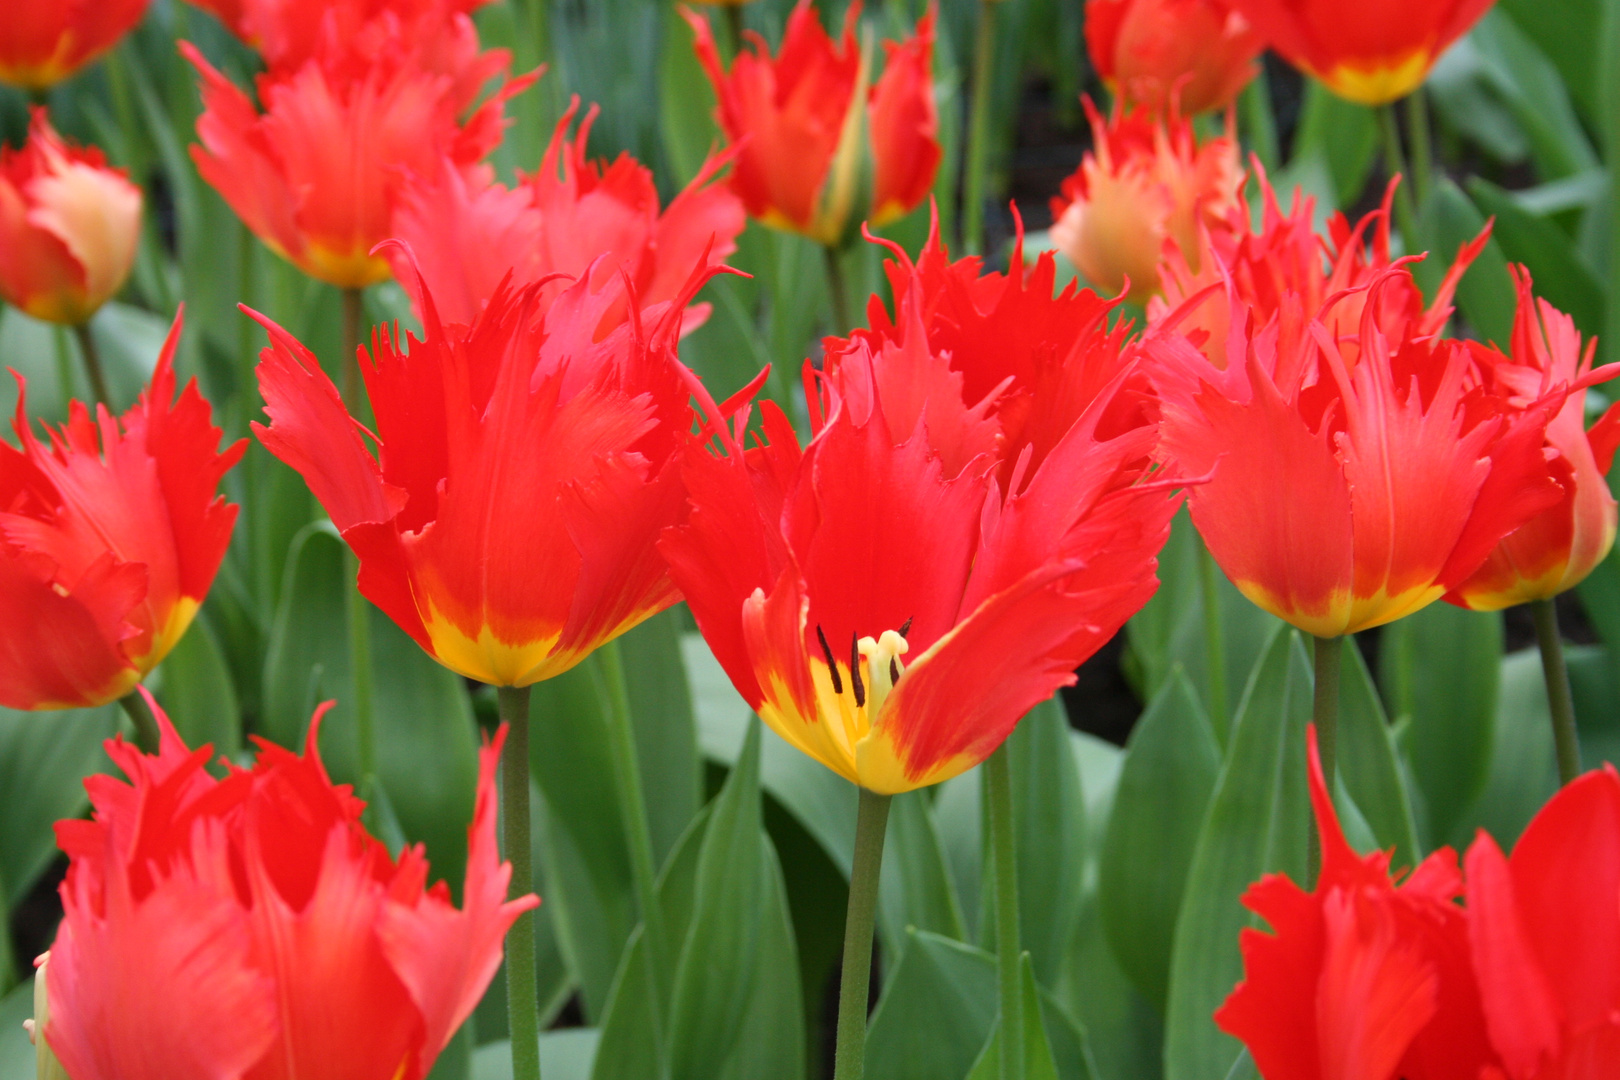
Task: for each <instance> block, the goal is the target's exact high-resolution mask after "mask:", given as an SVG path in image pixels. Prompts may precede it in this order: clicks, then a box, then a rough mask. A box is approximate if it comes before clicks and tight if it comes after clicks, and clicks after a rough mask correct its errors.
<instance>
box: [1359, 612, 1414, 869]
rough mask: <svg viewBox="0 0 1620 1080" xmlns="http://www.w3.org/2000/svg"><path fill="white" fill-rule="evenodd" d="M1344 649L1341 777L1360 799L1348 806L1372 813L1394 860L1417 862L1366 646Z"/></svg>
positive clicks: (1374, 828)
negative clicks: (1363, 652)
mask: <svg viewBox="0 0 1620 1080" xmlns="http://www.w3.org/2000/svg"><path fill="white" fill-rule="evenodd" d="M1339 652H1340V657H1341V659H1340V674H1339V770H1338V771H1339V781H1340V782H1341V783H1342V784H1343V786H1344V788H1345V790H1346V791H1347V792H1348V794H1349V795H1350V797H1351V798H1352V799H1353V800H1354V802H1355V805H1354V806H1353V807H1350V808H1347V809H1350V810H1354V811H1355V812H1356V813H1358V814H1360V815H1361V816H1362V817H1364V818H1365V819H1366V822H1367V826H1368V828H1369V830H1370V831H1371V833H1372V836H1373V839H1374V841H1375V842H1376V843H1377V845H1378V847H1380V848H1382V849H1385V850H1388V849H1394V852H1395V860H1394V866H1396V867H1397V868H1399V867H1403V866H1404V867H1413V866H1416V865H1417V864H1418V860H1419V858H1420V856H1421V855H1422V851H1421V849H1420V848H1419V846H1418V840H1417V826H1416V824H1415V823H1414V821H1413V819H1412V803H1411V800H1410V799H1409V798H1407V794H1406V783H1405V781H1404V780H1403V779H1402V777H1401V767H1400V761H1399V759H1398V757H1397V756H1396V753H1395V743H1394V740H1393V738H1392V737H1391V735H1390V727H1389V719H1388V717H1386V716H1385V715H1384V706H1383V703H1382V702H1381V701H1379V699H1378V688H1377V687H1376V686H1374V685H1373V681H1372V674H1371V672H1369V671H1368V670H1367V664H1366V661H1364V660H1363V659H1362V658H1361V650H1360V649H1357V648H1355V647H1354V645H1353V644H1351V643H1349V642H1347V643H1346V647H1345V648H1343V649H1340V650H1339Z"/></svg>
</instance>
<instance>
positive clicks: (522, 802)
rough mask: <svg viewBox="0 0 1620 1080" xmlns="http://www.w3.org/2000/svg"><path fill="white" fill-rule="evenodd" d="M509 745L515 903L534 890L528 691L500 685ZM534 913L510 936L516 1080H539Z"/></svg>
mask: <svg viewBox="0 0 1620 1080" xmlns="http://www.w3.org/2000/svg"><path fill="white" fill-rule="evenodd" d="M495 694H496V699H497V700H498V701H499V703H500V713H501V722H502V723H504V724H505V725H506V746H505V747H504V748H503V749H502V751H501V839H502V842H503V846H504V847H505V848H506V858H507V861H508V862H510V863H511V864H512V884H511V886H510V887H509V888H508V889H507V891H506V895H507V896H508V897H509V898H511V899H516V898H517V897H520V896H527V895H528V894H529V893H531V892H533V891H534V870H533V867H532V865H531V860H532V858H533V848H532V847H530V843H529V688H528V687H527V686H498V687H496V688H495ZM535 983H536V977H535V968H534V912H533V911H525V912H524V913H523V914H522V915H519V916H518V917H517V921H516V922H514V923H513V924H512V928H511V929H510V930H508V931H507V932H506V1010H507V1013H506V1020H507V1026H508V1027H509V1028H510V1029H511V1032H512V1080H540V991H539V989H538V987H537V986H536V985H535Z"/></svg>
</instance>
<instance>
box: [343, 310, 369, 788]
mask: <svg viewBox="0 0 1620 1080" xmlns="http://www.w3.org/2000/svg"><path fill="white" fill-rule="evenodd" d="M360 305H361V292H360V290H359V289H344V290H343V405H344V407H345V408H346V409H348V411H349V415H350V416H352V417H353V418H354V419H356V420H360V419H361V416H360V412H361V409H362V408H363V406H364V400H365V399H364V396H363V394H362V392H361V385H360V361H359V359H358V358H357V356H356V353H357V351H358V350H359V348H360ZM343 572H344V577H345V579H346V580H348V581H351V582H354V583H355V584H354V586H353V587H352V588H350V589H349V590H348V591H347V592H346V593H345V594H344V597H343V614H344V620H345V621H346V622H347V623H348V631H349V682H350V692H351V694H352V696H353V702H352V704H353V707H354V730H355V737H356V739H357V740H358V742H359V744H360V784H361V791H362V792H363V793H364V794H365V796H366V799H367V802H368V803H373V804H374V802H375V797H374V796H373V795H372V794H371V789H372V786H373V785H374V784H375V783H376V778H377V733H376V728H375V725H374V723H373V718H372V704H371V675H372V671H371V623H370V618H369V615H368V613H367V611H366V598H365V597H364V596H361V595H360V586H359V579H360V559H359V557H358V556H356V555H355V553H354V550H353V549H352V548H350V547H348V546H347V545H345V546H344V548H343Z"/></svg>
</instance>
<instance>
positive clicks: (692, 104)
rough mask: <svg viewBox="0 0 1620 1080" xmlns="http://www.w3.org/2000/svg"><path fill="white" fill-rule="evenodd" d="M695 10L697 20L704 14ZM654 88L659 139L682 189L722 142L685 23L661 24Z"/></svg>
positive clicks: (706, 83) (706, 82)
mask: <svg viewBox="0 0 1620 1080" xmlns="http://www.w3.org/2000/svg"><path fill="white" fill-rule="evenodd" d="M695 10H698V11H699V12H700V14H701V13H702V12H703V10H704V9H702V8H699V9H695ZM717 36H718V35H717ZM658 82H659V94H658V119H659V133H660V134H661V135H662V137H663V147H664V154H665V157H666V159H667V160H668V161H669V163H670V167H671V169H672V171H673V173H674V175H673V177H670V178H669V179H673V180H674V181H675V182H676V183H679V184H683V185H684V184H686V183H688V182H689V181H691V179H692V178H693V177H694V176H696V175H697V172H698V169H700V168H702V166H703V159H704V157H705V156H706V155H707V154H708V153H709V151H710V149H711V148H713V147H714V146H715V145H716V144H717V143H718V142H719V138H720V133H719V131H718V130H716V128H715V124H714V108H715V98H714V89H713V87H711V86H710V85H709V79H708V77H707V76H706V75H704V73H703V68H702V66H701V65H699V63H698V61H697V54H696V53H695V52H694V51H693V48H692V28H691V27H689V26H687V25H686V20H685V19H680V18H669V19H665V20H664V40H663V48H662V51H661V54H660V56H659V62H658Z"/></svg>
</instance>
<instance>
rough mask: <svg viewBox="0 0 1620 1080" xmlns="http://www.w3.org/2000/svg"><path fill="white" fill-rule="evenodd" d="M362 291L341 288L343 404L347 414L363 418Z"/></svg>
mask: <svg viewBox="0 0 1620 1080" xmlns="http://www.w3.org/2000/svg"><path fill="white" fill-rule="evenodd" d="M362 303H363V293H362V291H361V290H359V289H344V290H343V404H344V406H345V407H346V408H347V409H348V410H349V415H350V416H352V417H354V418H355V419H356V420H364V417H362V416H361V415H360V409H361V395H362V393H363V390H364V387H363V385H362V383H361V381H360V357H359V355H358V354H359V351H360V316H361V309H362Z"/></svg>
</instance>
